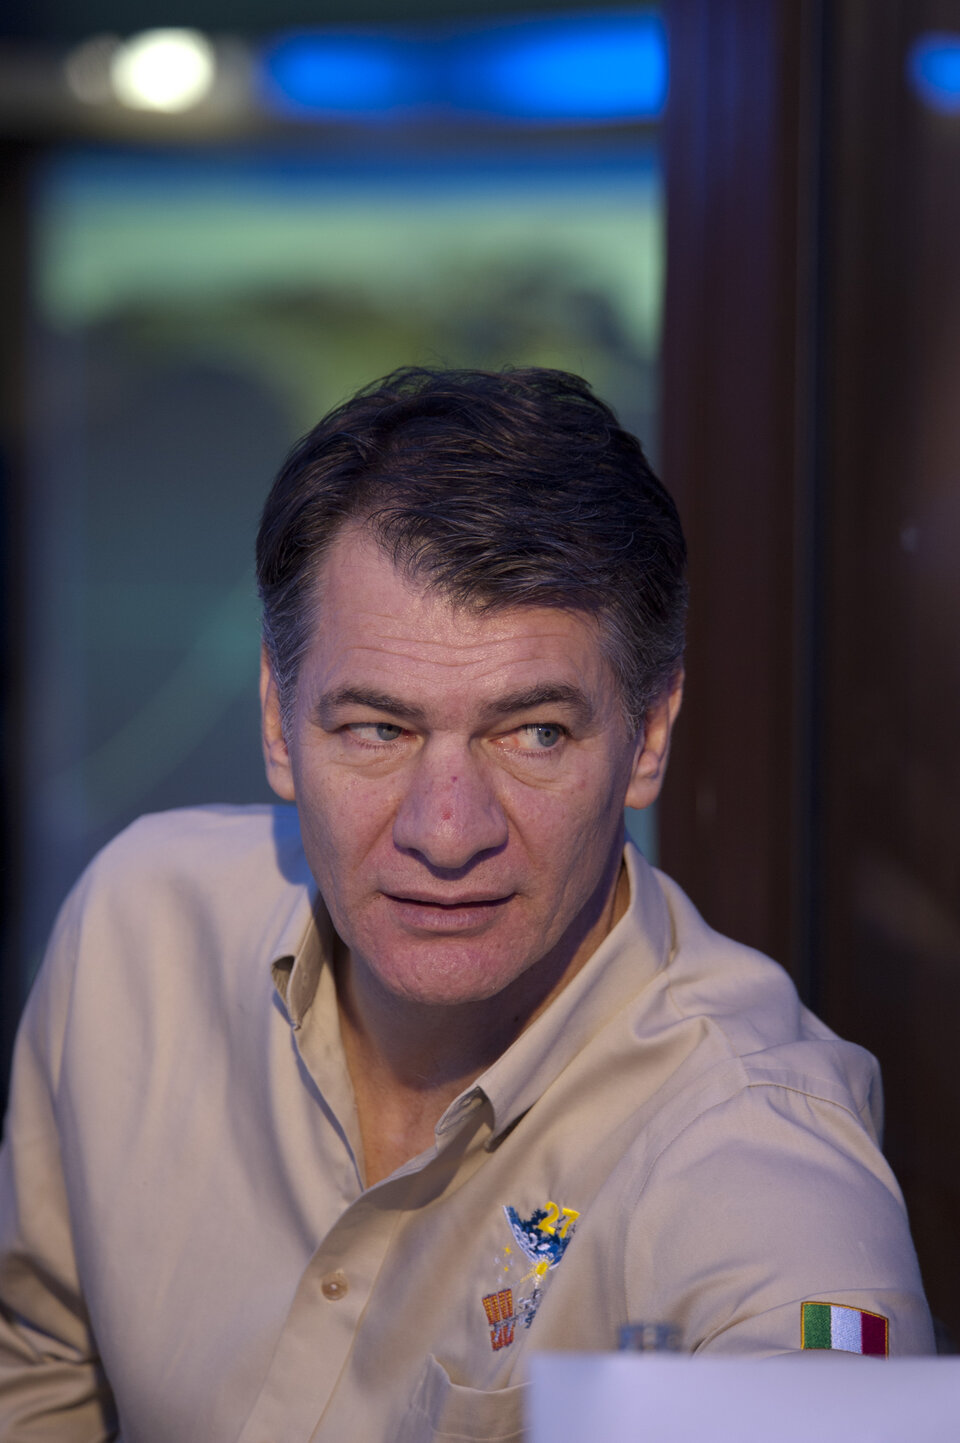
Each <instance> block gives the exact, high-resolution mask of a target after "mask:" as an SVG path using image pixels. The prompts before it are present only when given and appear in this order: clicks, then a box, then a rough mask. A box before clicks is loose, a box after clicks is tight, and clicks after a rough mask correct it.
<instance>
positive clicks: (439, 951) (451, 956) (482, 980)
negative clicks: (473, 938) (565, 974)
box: [371, 944, 528, 1007]
mask: <svg viewBox="0 0 960 1443" xmlns="http://www.w3.org/2000/svg"><path fill="white" fill-rule="evenodd" d="M406 950H407V949H405V948H403V949H398V951H397V952H394V953H392V955H391V959H390V961H389V962H388V963H385V964H384V965H379V966H378V965H377V964H376V963H375V964H374V965H373V967H372V969H371V970H372V971H373V972H375V973H376V975H377V977H378V978H379V980H380V982H381V984H382V986H383V987H385V988H386V989H387V991H388V992H392V993H393V995H394V996H395V997H397V998H398V999H401V1000H402V1001H404V1002H412V1003H417V1004H419V1005H420V1006H423V1007H460V1006H464V1005H467V1004H469V1003H471V1002H486V1001H488V1000H489V999H490V998H491V997H496V996H497V995H498V994H499V993H501V992H503V991H504V989H505V988H507V987H509V986H510V985H511V983H513V982H515V981H516V980H517V978H518V977H520V976H522V975H523V974H524V973H525V972H526V971H527V970H528V968H527V966H524V965H522V964H521V965H520V966H518V965H517V961H516V957H517V954H516V952H512V953H511V954H510V960H509V961H508V960H507V959H506V958H505V957H503V956H496V955H491V953H490V950H489V949H483V950H482V951H479V952H478V950H475V949H472V948H470V947H468V946H464V945H463V944H460V945H459V946H455V947H445V948H439V947H437V948H430V947H423V946H422V945H421V946H419V947H418V948H417V950H416V953H415V954H414V955H409V954H408V955H407V956H406V957H404V955H403V953H404V952H405V951H406ZM425 953H426V954H428V955H426V956H425V955H424V954H425ZM430 953H433V955H429V954H430Z"/></svg>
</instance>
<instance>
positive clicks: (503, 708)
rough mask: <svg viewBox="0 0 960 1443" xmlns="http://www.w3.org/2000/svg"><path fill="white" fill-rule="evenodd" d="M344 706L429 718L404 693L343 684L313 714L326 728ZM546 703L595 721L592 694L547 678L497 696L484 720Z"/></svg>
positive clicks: (417, 721)
mask: <svg viewBox="0 0 960 1443" xmlns="http://www.w3.org/2000/svg"><path fill="white" fill-rule="evenodd" d="M342 706H363V707H369V709H370V710H371V711H378V712H386V713H388V715H390V716H395V717H400V718H402V719H403V720H404V721H408V722H412V723H413V724H414V725H415V726H423V725H424V723H425V722H426V712H425V711H424V710H423V708H422V707H419V706H417V705H416V704H415V703H414V702H409V701H404V700H403V698H402V697H398V696H391V695H390V693H389V692H384V691H376V690H375V689H373V688H371V687H356V686H342V687H338V688H337V689H336V690H335V691H328V692H324V693H323V695H322V696H321V697H319V698H318V700H317V704H316V706H315V708H314V714H315V715H316V717H317V720H318V721H319V722H320V725H321V726H323V727H324V729H326V728H327V722H328V721H332V719H333V717H332V713H334V712H335V711H336V710H337V709H338V708H339V707H342ZM544 706H563V707H569V708H570V710H571V711H573V712H574V713H575V714H576V717H577V720H578V721H579V722H580V724H581V725H584V726H585V725H586V724H587V723H589V722H590V721H592V720H593V717H594V715H595V712H594V707H593V705H592V704H591V702H590V700H589V698H588V697H587V696H586V694H585V693H584V692H582V691H581V690H580V688H579V687H578V686H570V685H568V684H566V683H563V682H544V683H543V684H542V685H540V686H531V687H526V688H524V689H523V690H520V691H511V692H507V693H506V694H505V695H504V696H499V697H495V698H494V699H493V700H492V701H490V702H488V703H487V705H486V706H485V707H484V708H483V711H482V716H483V718H484V720H485V721H497V720H500V719H501V718H503V717H508V716H513V715H514V714H515V713H516V712H524V711H533V710H534V709H535V708H537V707H544Z"/></svg>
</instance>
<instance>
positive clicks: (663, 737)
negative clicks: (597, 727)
mask: <svg viewBox="0 0 960 1443" xmlns="http://www.w3.org/2000/svg"><path fill="white" fill-rule="evenodd" d="M682 700H683V671H682V670H681V671H680V672H678V674H677V678H676V680H675V681H674V683H673V685H672V687H671V688H670V690H669V691H668V692H666V693H665V694H664V695H663V696H662V697H661V699H660V700H659V701H658V702H657V703H656V704H655V705H654V706H652V707H651V708H650V711H649V712H648V713H647V720H646V725H645V726H644V729H643V734H642V736H641V737H640V741H639V742H638V744H637V750H636V753H635V755H634V758H633V771H632V772H631V774H630V784H629V786H628V787H627V795H626V799H625V803H624V805H625V806H628V807H636V808H637V809H640V808H642V807H649V806H650V805H651V804H652V803H653V802H655V801H656V800H657V797H658V796H659V795H660V788H661V786H662V785H663V777H664V773H665V772H666V770H667V758H668V757H669V755H670V733H671V732H672V731H673V724H674V722H675V721H676V719H677V713H678V712H679V710H680V703H681V701H682Z"/></svg>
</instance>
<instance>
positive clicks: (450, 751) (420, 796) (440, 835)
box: [393, 742, 509, 871]
mask: <svg viewBox="0 0 960 1443" xmlns="http://www.w3.org/2000/svg"><path fill="white" fill-rule="evenodd" d="M508 830H509V829H508V825H507V818H506V815H505V814H504V811H503V808H502V807H501V805H500V802H499V801H498V799H497V796H496V794H495V791H494V788H493V786H492V784H491V779H490V777H489V776H488V775H487V773H486V769H485V767H484V765H483V762H482V760H481V759H480V758H478V757H475V756H474V755H473V754H472V753H471V752H470V751H469V749H468V748H466V747H456V748H454V747H450V746H443V745H440V744H439V743H437V744H435V743H434V742H428V743H427V745H426V746H425V747H424V748H423V750H422V751H421V753H420V755H419V756H418V758H417V760H416V763H415V765H414V767H413V769H412V771H411V773H410V777H409V784H408V786H407V790H406V792H405V793H404V796H403V799H402V801H401V803H400V806H399V808H398V810H397V814H396V817H395V819H394V824H393V840H394V842H395V844H396V845H397V846H398V847H399V848H400V849H401V850H402V851H406V852H417V853H419V855H420V857H422V859H423V860H424V861H425V862H426V863H427V864H428V865H429V866H431V867H433V868H435V869H438V870H443V871H459V870H462V868H464V867H466V866H467V865H468V864H469V863H470V862H472V861H473V860H474V859H475V858H476V857H478V856H480V855H481V853H484V852H490V851H495V850H496V849H497V848H499V847H502V846H503V845H504V844H505V842H506V841H507V836H508Z"/></svg>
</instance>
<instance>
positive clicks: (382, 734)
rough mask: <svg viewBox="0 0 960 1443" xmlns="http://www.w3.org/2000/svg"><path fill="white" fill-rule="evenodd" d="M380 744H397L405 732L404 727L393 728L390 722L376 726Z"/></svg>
mask: <svg viewBox="0 0 960 1443" xmlns="http://www.w3.org/2000/svg"><path fill="white" fill-rule="evenodd" d="M374 731H375V732H376V734H377V741H378V742H395V741H396V740H397V737H399V736H400V734H401V732H402V731H403V728H402V727H395V726H391V725H390V723H389V722H377V723H376V724H375V725H374Z"/></svg>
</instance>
